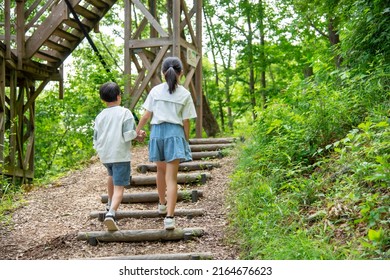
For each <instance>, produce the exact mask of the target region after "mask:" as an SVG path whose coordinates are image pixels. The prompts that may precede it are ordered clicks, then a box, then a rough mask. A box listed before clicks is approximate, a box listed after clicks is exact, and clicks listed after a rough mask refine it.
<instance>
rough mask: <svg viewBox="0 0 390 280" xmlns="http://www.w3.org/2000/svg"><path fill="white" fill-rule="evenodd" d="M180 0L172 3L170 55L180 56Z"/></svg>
mask: <svg viewBox="0 0 390 280" xmlns="http://www.w3.org/2000/svg"><path fill="white" fill-rule="evenodd" d="M180 11H181V8H180V0H176V1H173V3H172V21H173V22H172V28H173V30H172V32H173V33H172V55H173V56H177V57H181V55H180Z"/></svg>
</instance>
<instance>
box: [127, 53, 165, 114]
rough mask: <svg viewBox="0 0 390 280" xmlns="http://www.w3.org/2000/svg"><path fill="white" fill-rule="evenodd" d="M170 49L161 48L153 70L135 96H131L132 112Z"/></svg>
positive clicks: (134, 93) (149, 72)
mask: <svg viewBox="0 0 390 280" xmlns="http://www.w3.org/2000/svg"><path fill="white" fill-rule="evenodd" d="M168 49H169V46H163V47H162V48H161V50H160V52H159V53H158V54H157V56H156V59H155V60H154V61H153V64H152V70H151V71H148V74H147V75H146V77H145V78H144V80H143V81H142V83H141V85H140V87H139V88H137V89H136V91H134V92H133V95H132V96H131V103H130V110H133V109H134V107H135V105H136V104H137V102H138V100H139V98H140V97H141V95H142V92H143V91H144V89H145V88H146V86H147V85H148V83H149V81H150V79H151V78H152V76H153V75H154V74H155V72H156V70H157V69H158V66H159V65H160V63H161V62H162V60H163V58H164V56H165V54H166V53H167V51H168Z"/></svg>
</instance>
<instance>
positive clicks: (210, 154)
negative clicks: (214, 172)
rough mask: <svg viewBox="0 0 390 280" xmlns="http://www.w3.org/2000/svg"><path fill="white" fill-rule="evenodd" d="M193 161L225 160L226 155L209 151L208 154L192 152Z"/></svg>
mask: <svg viewBox="0 0 390 280" xmlns="http://www.w3.org/2000/svg"><path fill="white" fill-rule="evenodd" d="M191 154H192V159H193V160H199V159H201V160H204V159H213V158H223V157H224V155H223V153H222V152H221V151H208V152H191Z"/></svg>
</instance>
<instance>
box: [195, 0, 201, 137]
mask: <svg viewBox="0 0 390 280" xmlns="http://www.w3.org/2000/svg"><path fill="white" fill-rule="evenodd" d="M195 5H196V39H197V41H196V44H197V47H198V55H199V56H200V59H199V62H198V65H197V67H196V70H195V92H196V113H197V115H198V117H197V118H196V129H195V131H196V137H197V138H202V127H203V124H202V119H203V109H202V107H203V106H202V105H203V100H202V99H203V91H202V82H203V77H202V75H203V74H202V0H195Z"/></svg>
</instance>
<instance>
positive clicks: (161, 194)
mask: <svg viewBox="0 0 390 280" xmlns="http://www.w3.org/2000/svg"><path fill="white" fill-rule="evenodd" d="M156 165H157V179H156V180H157V182H156V183H157V192H158V198H159V202H160V204H166V202H167V201H166V198H165V193H166V191H167V184H166V182H165V173H166V163H165V162H163V161H157V162H156Z"/></svg>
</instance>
